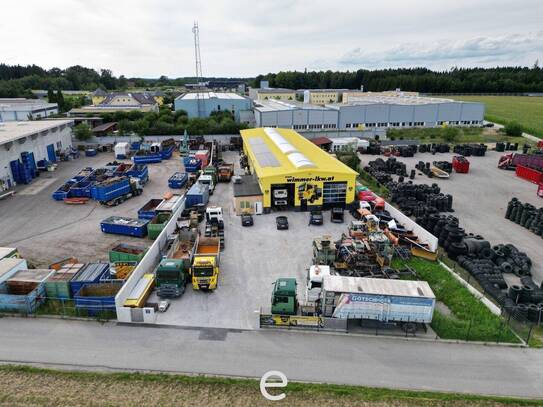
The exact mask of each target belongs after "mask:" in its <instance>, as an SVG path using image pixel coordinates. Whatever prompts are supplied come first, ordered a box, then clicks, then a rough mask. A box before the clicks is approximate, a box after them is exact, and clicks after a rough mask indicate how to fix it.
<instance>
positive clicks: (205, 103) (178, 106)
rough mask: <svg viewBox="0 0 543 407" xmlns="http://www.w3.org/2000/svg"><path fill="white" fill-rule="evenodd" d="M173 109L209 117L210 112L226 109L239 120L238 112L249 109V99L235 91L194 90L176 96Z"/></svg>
mask: <svg viewBox="0 0 543 407" xmlns="http://www.w3.org/2000/svg"><path fill="white" fill-rule="evenodd" d="M174 108H175V110H176V111H177V110H184V111H186V112H187V114H188V116H189V117H209V116H210V115H211V113H212V112H220V111H224V110H228V111H230V112H232V113H233V114H234V117H235V119H236V121H239V120H240V112H242V111H247V110H250V109H251V100H249V99H247V98H245V97H243V96H240V95H238V94H236V93H219V92H208V91H206V92H194V93H185V94H183V95H180V96H178V97H177V98H176V99H175V101H174Z"/></svg>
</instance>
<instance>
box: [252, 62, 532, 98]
mask: <svg viewBox="0 0 543 407" xmlns="http://www.w3.org/2000/svg"><path fill="white" fill-rule="evenodd" d="M261 80H268V81H269V82H270V86H271V87H277V88H288V89H360V87H361V86H363V87H364V90H366V91H372V92H379V91H385V90H394V89H397V88H400V89H402V90H405V91H414V92H422V93H522V92H543V69H542V68H540V67H539V64H538V63H537V62H536V63H535V64H534V66H533V67H532V68H528V67H503V68H453V69H451V70H448V71H432V70H430V69H427V68H399V69H380V70H373V71H370V70H366V69H359V70H357V71H346V72H339V71H318V72H317V71H305V72H298V71H281V72H278V73H268V74H267V75H258V76H257V77H256V78H255V79H254V80H253V81H252V86H254V87H258V86H259V85H260V81H261Z"/></svg>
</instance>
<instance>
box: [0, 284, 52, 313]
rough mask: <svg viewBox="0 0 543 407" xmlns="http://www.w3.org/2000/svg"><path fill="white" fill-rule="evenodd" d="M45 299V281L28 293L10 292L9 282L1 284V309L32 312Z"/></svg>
mask: <svg viewBox="0 0 543 407" xmlns="http://www.w3.org/2000/svg"><path fill="white" fill-rule="evenodd" d="M44 301H45V284H43V283H40V284H39V285H38V286H37V287H36V288H35V289H34V290H32V291H31V292H29V293H28V294H26V295H15V294H8V287H7V284H6V283H2V284H0V311H11V312H14V311H16V312H21V313H24V314H32V313H33V312H34V311H36V309H37V308H38V307H39V306H40V305H41V304H42V303H43V302H44Z"/></svg>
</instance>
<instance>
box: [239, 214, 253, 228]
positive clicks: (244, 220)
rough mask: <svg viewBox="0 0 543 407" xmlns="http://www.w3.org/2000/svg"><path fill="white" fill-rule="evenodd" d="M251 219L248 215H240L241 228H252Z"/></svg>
mask: <svg viewBox="0 0 543 407" xmlns="http://www.w3.org/2000/svg"><path fill="white" fill-rule="evenodd" d="M253 224H254V223H253V217H252V216H251V215H249V214H243V215H241V226H253Z"/></svg>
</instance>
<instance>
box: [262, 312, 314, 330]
mask: <svg viewBox="0 0 543 407" xmlns="http://www.w3.org/2000/svg"><path fill="white" fill-rule="evenodd" d="M260 326H300V327H313V328H318V327H321V328H322V327H323V326H324V322H323V319H322V318H320V317H310V316H300V315H270V314H261V315H260Z"/></svg>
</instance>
